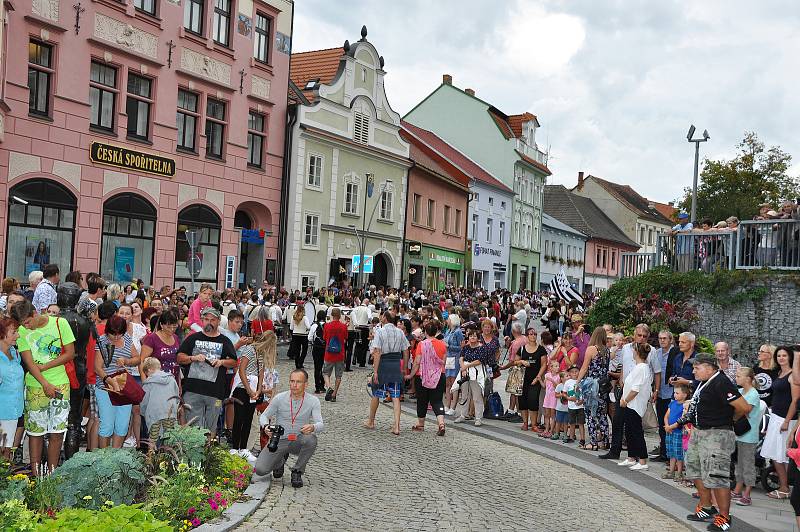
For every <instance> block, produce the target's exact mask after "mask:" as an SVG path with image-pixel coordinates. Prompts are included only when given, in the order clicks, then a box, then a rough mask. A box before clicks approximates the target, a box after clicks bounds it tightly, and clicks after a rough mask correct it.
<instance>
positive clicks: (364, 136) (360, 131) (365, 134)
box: [353, 112, 369, 144]
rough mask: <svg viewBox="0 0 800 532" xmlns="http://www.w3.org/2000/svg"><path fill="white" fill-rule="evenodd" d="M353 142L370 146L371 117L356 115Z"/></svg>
mask: <svg viewBox="0 0 800 532" xmlns="http://www.w3.org/2000/svg"><path fill="white" fill-rule="evenodd" d="M353 140H355V141H356V142H360V143H361V144H369V117H368V116H367V115H364V114H362V113H358V112H356V113H355V120H354V124H353Z"/></svg>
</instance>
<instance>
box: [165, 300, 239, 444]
mask: <svg viewBox="0 0 800 532" xmlns="http://www.w3.org/2000/svg"><path fill="white" fill-rule="evenodd" d="M200 319H201V322H202V326H203V330H202V331H199V332H196V333H193V334H191V335H190V336H188V337H186V339H185V340H184V341H183V342H182V343H181V346H180V348H179V349H178V363H179V364H181V365H182V366H183V377H184V378H183V380H182V384H183V402H184V403H185V404H186V406H187V407H188V408H189V413H188V414H187V415H186V418H187V419H188V420H189V424H190V425H195V426H199V427H202V428H205V429H208V431H209V435H208V436H209V439H213V438H214V436H215V433H216V429H217V418H218V417H219V411H220V409H221V408H222V400H223V399H224V398H225V397H226V396H227V395H228V389H227V386H226V380H225V374H226V373H227V368H233V367H235V366H236V349H235V348H234V346H233V343H231V341H230V340H229V339H228V338H227V337H226V336H225V335H223V334H222V333H220V331H219V321H220V313H219V310H217V309H215V308H214V307H206V308H204V309H203V311H202V312H201V313H200Z"/></svg>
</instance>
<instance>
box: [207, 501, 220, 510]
mask: <svg viewBox="0 0 800 532" xmlns="http://www.w3.org/2000/svg"><path fill="white" fill-rule="evenodd" d="M208 505H209V506H210V507H211V509H212V510H214V511H215V512H216V511H217V510H218V509H219V505H218V504H217V502H216V501H215V500H214V499H208Z"/></svg>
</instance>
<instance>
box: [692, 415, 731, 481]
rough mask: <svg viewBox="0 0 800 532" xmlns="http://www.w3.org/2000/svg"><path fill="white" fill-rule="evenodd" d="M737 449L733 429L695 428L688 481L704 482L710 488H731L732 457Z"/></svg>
mask: <svg viewBox="0 0 800 532" xmlns="http://www.w3.org/2000/svg"><path fill="white" fill-rule="evenodd" d="M735 447H736V435H735V434H734V433H733V431H732V430H730V429H705V430H700V429H698V428H696V427H695V429H694V430H692V435H691V437H690V438H689V449H688V450H687V451H686V456H685V459H684V460H685V462H686V478H687V479H689V480H698V479H699V480H701V481H702V482H703V485H704V486H705V487H706V488H709V489H721V488H725V489H729V488H730V482H731V479H730V476H731V454H732V453H733V450H734V448H735Z"/></svg>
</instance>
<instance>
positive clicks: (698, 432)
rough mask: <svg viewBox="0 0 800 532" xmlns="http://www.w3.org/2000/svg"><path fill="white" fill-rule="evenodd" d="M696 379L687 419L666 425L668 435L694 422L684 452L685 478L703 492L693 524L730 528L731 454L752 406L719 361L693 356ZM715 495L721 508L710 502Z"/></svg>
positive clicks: (712, 356)
mask: <svg viewBox="0 0 800 532" xmlns="http://www.w3.org/2000/svg"><path fill="white" fill-rule="evenodd" d="M693 364H694V377H695V379H697V380H698V381H699V382H700V384H699V385H698V387H697V391H695V393H694V395H693V396H692V400H691V403H692V405H691V406H689V407H688V408H687V409H686V410H688V411H689V415H688V416H687V415H686V414H684V416H683V417H682V418H681V419H680V420H678V422H677V423H674V424H672V425H670V426H668V427H667V432H672V431H673V430H675V429H677V428H679V427H682V426H683V425H685V424H686V423H692V424H694V428H693V429H692V435H691V439H690V440H689V448H688V450H687V451H686V460H685V462H686V478H688V479H693V480H694V485H695V486H696V487H697V491H698V493H699V494H700V504H698V505H697V507H696V508H695V511H694V513H691V514H689V515H688V516H686V517H687V519H689V520H690V521H712V519H713V522H711V523H709V525H708V530H723V531H724V530H730V528H731V517H730V507H731V492H730V469H731V454H732V453H733V450H734V449H735V447H736V434H734V432H733V421H734V419H739V418H740V417H742V416H746V415H747V414H748V413H749V412H750V409H751V408H752V407H751V406H750V404H748V403H747V401H745V399H744V397H742V396H741V394H740V393H739V390H737V388H736V386H734V385H733V383H731V381H730V380H729V379H728V378H727V377H726V376H725V374H724V373H722V371H720V369H719V367H718V366H717V358H716V357H715V356H714V355H711V354H708V353H700V354H698V355H697V356H696V357H695V358H694V362H693ZM712 490H713V491H714V496H715V498H716V501H717V504H718V505H719V510H717V508H714V506H713V505H712V502H711V491H712Z"/></svg>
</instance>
